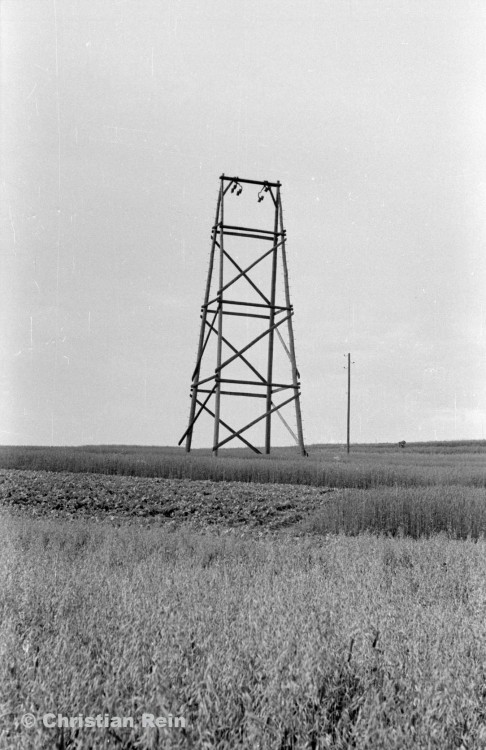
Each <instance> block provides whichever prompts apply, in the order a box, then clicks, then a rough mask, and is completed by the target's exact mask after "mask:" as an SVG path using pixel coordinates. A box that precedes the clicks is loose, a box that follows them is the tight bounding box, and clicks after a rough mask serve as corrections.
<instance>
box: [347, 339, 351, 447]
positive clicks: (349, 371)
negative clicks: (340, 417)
mask: <svg viewBox="0 0 486 750" xmlns="http://www.w3.org/2000/svg"><path fill="white" fill-rule="evenodd" d="M350 425H351V354H350V353H349V352H348V425H347V427H348V429H347V449H348V453H349V437H350Z"/></svg>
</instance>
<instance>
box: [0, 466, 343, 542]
mask: <svg viewBox="0 0 486 750" xmlns="http://www.w3.org/2000/svg"><path fill="white" fill-rule="evenodd" d="M329 493H331V495H330V494H329ZM332 493H333V490H332V489H331V488H323V487H308V486H303V485H291V484H256V483H251V484H250V483H245V482H213V481H210V480H190V479H152V478H143V477H129V476H112V475H105V474H77V473H76V474H75V473H70V472H47V471H22V470H0V504H1V505H2V506H3V507H8V508H9V509H10V510H11V511H22V512H28V513H30V514H33V515H37V516H49V517H51V518H52V517H54V518H56V517H59V518H66V517H67V518H70V517H71V518H86V519H97V520H103V519H106V520H111V521H114V522H118V521H127V520H139V521H141V522H142V523H147V522H150V523H153V522H159V523H167V522H172V523H174V522H175V523H176V524H177V525H178V524H179V523H182V522H184V523H189V524H191V525H194V526H195V527H196V528H205V527H208V526H211V527H217V526H224V527H232V528H235V527H236V528H238V527H241V528H245V529H253V531H254V530H255V529H259V530H261V531H262V532H267V531H275V530H277V529H280V528H285V527H289V526H291V525H292V524H295V523H298V522H299V521H301V520H302V519H303V518H304V517H305V516H307V515H308V514H309V513H312V512H313V511H316V510H318V509H319V508H321V507H322V506H323V505H324V503H325V502H326V501H328V500H329V498H330V497H332Z"/></svg>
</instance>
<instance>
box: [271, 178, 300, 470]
mask: <svg viewBox="0 0 486 750" xmlns="http://www.w3.org/2000/svg"><path fill="white" fill-rule="evenodd" d="M277 201H278V213H279V216H280V231H281V232H282V238H283V242H282V266H283V276H284V288H285V304H286V305H287V307H289V308H290V307H291V305H290V287H289V272H288V268H287V254H286V252H285V230H284V225H283V212H282V201H281V198H280V191H279V193H278V196H277ZM287 326H288V334H289V351H290V364H291V367H292V383H293V385H294V387H295V394H296V399H295V418H296V422H297V437H298V440H299V449H300V452H301V454H302V455H303V456H307V455H308V454H307V451H306V449H305V445H304V431H303V429H302V411H301V408H300V383H299V372H298V370H297V362H296V359H295V341H294V329H293V327H292V315H289V319H288V322H287Z"/></svg>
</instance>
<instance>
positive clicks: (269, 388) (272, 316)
mask: <svg viewBox="0 0 486 750" xmlns="http://www.w3.org/2000/svg"><path fill="white" fill-rule="evenodd" d="M279 199H280V188H279V187H277V199H276V201H275V221H274V238H273V244H274V251H273V254H272V279H271V286H270V304H271V307H270V318H269V324H268V325H269V328H270V333H269V334H268V365H267V400H266V407H267V408H266V411H267V417H266V420H265V453H267V454H268V453H270V444H271V434H272V378H273V341H274V335H275V330H274V329H273V325H274V323H275V290H276V282H277V257H278V256H277V252H278V221H279V211H278V206H279Z"/></svg>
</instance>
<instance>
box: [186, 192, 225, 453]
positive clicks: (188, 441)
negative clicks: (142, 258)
mask: <svg viewBox="0 0 486 750" xmlns="http://www.w3.org/2000/svg"><path fill="white" fill-rule="evenodd" d="M221 195H222V190H221V188H220V190H219V194H218V202H217V206H216V218H215V220H214V229H213V237H212V242H211V255H210V257H209V269H208V278H207V281H206V291H205V294H204V305H203V307H202V314H201V330H200V332H199V344H198V347H197V359H196V367H195V370H194V373H193V375H192V388H191V410H190V413H189V430H188V433H187V437H186V453H190V451H191V444H192V430H193V422H194V416H195V414H196V401H197V382H198V380H199V373H200V371H201V358H202V350H203V342H204V334H205V331H206V320H207V317H208V312H207V307H208V302H209V292H210V290H211V279H212V276H213V266H214V251H215V249H216V237H217V231H216V227H217V226H218V224H219V213H220V208H221Z"/></svg>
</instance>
